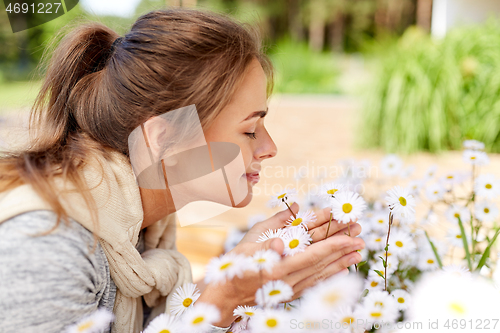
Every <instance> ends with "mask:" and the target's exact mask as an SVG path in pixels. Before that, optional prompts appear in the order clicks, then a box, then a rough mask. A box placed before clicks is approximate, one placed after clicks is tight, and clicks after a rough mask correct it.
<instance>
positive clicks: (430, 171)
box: [424, 164, 438, 181]
mask: <svg viewBox="0 0 500 333" xmlns="http://www.w3.org/2000/svg"><path fill="white" fill-rule="evenodd" d="M437 168H438V167H437V165H436V164H433V165H431V166H430V167H429V168H428V169H427V171H425V174H424V180H425V181H429V180H431V179H433V178H434V177H435V176H436V172H437Z"/></svg>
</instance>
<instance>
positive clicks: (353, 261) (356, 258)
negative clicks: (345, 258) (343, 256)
mask: <svg viewBox="0 0 500 333" xmlns="http://www.w3.org/2000/svg"><path fill="white" fill-rule="evenodd" d="M358 262H359V259H358V256H355V257H352V258H351V259H349V266H352V265H354V264H357V263H358Z"/></svg>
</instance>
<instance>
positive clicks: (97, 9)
mask: <svg viewBox="0 0 500 333" xmlns="http://www.w3.org/2000/svg"><path fill="white" fill-rule="evenodd" d="M140 2H141V0H80V2H79V3H80V5H81V6H82V8H83V9H85V10H86V11H88V12H90V13H94V14H96V15H114V16H121V17H130V16H132V15H133V14H134V12H135V9H136V8H137V6H138V5H139V3H140Z"/></svg>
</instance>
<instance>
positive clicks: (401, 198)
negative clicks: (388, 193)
mask: <svg viewBox="0 0 500 333" xmlns="http://www.w3.org/2000/svg"><path fill="white" fill-rule="evenodd" d="M399 203H400V204H401V206H403V207H404V206H406V198H404V197H399Z"/></svg>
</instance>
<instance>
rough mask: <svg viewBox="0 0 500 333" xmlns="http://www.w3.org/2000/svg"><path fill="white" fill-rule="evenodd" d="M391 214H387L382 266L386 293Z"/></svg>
mask: <svg viewBox="0 0 500 333" xmlns="http://www.w3.org/2000/svg"><path fill="white" fill-rule="evenodd" d="M393 218H394V217H393V215H392V212H389V230H388V231H387V240H386V241H385V265H384V277H385V279H384V282H385V289H384V290H385V291H387V256H388V252H389V236H390V234H391V225H392V219H393Z"/></svg>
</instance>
